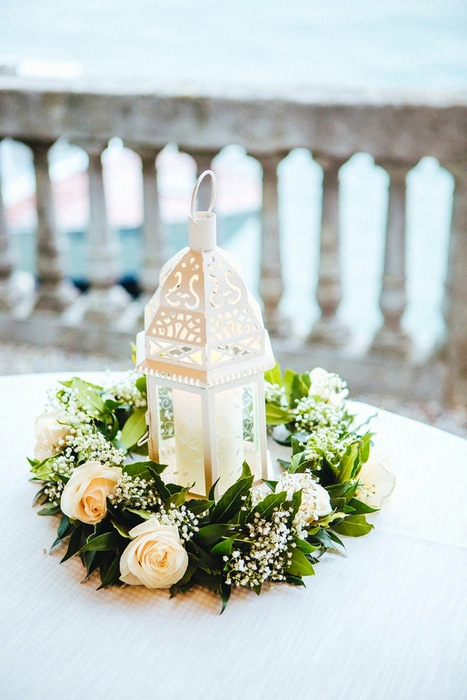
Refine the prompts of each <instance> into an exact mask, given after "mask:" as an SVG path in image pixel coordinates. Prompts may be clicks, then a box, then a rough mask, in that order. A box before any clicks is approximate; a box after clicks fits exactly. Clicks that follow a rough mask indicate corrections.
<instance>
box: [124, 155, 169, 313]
mask: <svg viewBox="0 0 467 700" xmlns="http://www.w3.org/2000/svg"><path fill="white" fill-rule="evenodd" d="M133 150H135V151H136V152H137V153H138V154H139V155H140V156H141V164H142V177H143V216H144V219H143V225H142V246H143V260H142V267H141V273H140V279H139V282H140V286H141V298H140V299H139V300H138V302H139V304H140V305H142V307H143V309H144V306H145V305H146V304H147V302H148V301H149V299H150V297H151V296H152V295H153V294H154V292H155V290H156V288H157V285H158V283H159V273H160V270H161V267H162V265H163V264H164V263H165V262H166V260H168V258H169V254H168V251H167V243H166V235H165V229H164V224H163V221H162V218H161V211H160V200H159V190H158V186H157V165H156V158H157V156H158V154H159V153H160V151H161V149H156V148H150V147H143V146H136V147H134V149H133Z"/></svg>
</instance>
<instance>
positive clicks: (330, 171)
mask: <svg viewBox="0 0 467 700" xmlns="http://www.w3.org/2000/svg"><path fill="white" fill-rule="evenodd" d="M315 160H316V161H317V162H318V163H319V165H320V166H321V167H322V169H323V203H322V213H321V241H320V259H319V276H318V287H317V292H316V297H317V301H318V306H319V308H320V311H321V315H320V317H319V319H318V320H317V322H316V323H315V324H314V326H313V329H312V331H311V333H310V335H309V340H310V341H311V342H313V343H323V344H325V345H334V346H337V345H344V344H345V343H346V342H347V341H348V338H349V330H348V328H347V327H346V326H345V325H344V324H343V323H342V321H340V319H339V318H338V309H339V305H340V302H341V297H342V284H341V280H342V271H341V261H340V235H339V232H340V226H339V169H340V168H341V166H342V165H343V164H344V162H345V161H344V160H343V159H336V158H330V157H327V156H315Z"/></svg>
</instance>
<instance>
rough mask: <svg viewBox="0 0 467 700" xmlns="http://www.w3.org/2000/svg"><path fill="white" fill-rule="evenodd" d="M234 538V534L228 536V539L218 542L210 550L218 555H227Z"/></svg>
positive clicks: (229, 552)
mask: <svg viewBox="0 0 467 700" xmlns="http://www.w3.org/2000/svg"><path fill="white" fill-rule="evenodd" d="M235 538H236V535H233V536H232V537H229V538H228V539H226V540H223V541H222V542H219V543H218V544H216V545H215V546H214V547H213V548H212V549H211V552H212V553H213V554H214V555H215V556H218V557H224V556H228V555H229V554H232V549H233V546H234V542H235Z"/></svg>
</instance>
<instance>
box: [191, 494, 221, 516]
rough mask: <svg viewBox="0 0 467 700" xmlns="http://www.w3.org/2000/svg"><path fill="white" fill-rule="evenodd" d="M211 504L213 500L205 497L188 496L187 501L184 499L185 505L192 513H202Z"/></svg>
mask: <svg viewBox="0 0 467 700" xmlns="http://www.w3.org/2000/svg"><path fill="white" fill-rule="evenodd" d="M213 504H214V501H210V500H209V499H207V498H190V499H189V500H188V501H185V507H186V508H187V509H188V510H190V511H191V512H192V513H193V515H202V514H203V513H205V512H206V511H207V510H208V509H209V508H210V507H211V506H212V505H213Z"/></svg>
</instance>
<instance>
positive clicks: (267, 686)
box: [0, 375, 467, 700]
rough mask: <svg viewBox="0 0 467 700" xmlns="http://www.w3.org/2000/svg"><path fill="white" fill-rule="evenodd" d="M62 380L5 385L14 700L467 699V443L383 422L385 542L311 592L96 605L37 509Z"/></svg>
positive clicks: (380, 538) (6, 651)
mask: <svg viewBox="0 0 467 700" xmlns="http://www.w3.org/2000/svg"><path fill="white" fill-rule="evenodd" d="M83 376H85V375H83ZM58 378H62V379H63V378H64V375H33V376H21V377H3V378H0V397H1V405H0V420H1V423H0V425H1V434H2V443H1V462H0V470H1V482H0V483H1V489H0V498H1V502H0V518H1V566H2V573H1V597H0V600H1V618H0V630H1V651H0V689H1V697H2V698H4V700H13V699H15V700H29V699H32V700H42V699H44V700H46V699H47V700H55V699H57V700H59V699H60V700H74V699H77V700H78V699H79V700H82V699H83V698H93V699H96V700H100V699H101V698H102V699H104V698H112V700H119V699H120V698H122V699H123V698H132V699H133V698H135V699H137V700H145V699H146V698H148V699H149V698H155V699H157V700H171V699H172V698H180V699H182V698H191V699H193V700H197V699H198V698H200V699H201V698H203V700H211V699H212V700H218V699H220V698H224V699H227V700H230V699H232V700H234V699H237V698H242V699H243V698H248V699H249V698H252V699H255V700H256V699H263V698H264V699H266V698H268V699H271V698H272V699H275V698H278V699H279V698H280V699H281V700H282V699H284V700H285V699H289V698H293V699H299V698H300V699H302V698H303V699H305V700H306V699H308V698H310V699H314V698H323V699H325V700H337V699H340V698H346V699H348V698H356V699H357V698H358V699H359V700H365V698H368V699H370V698H371V700H385V699H386V698H387V699H388V700H389V699H391V700H402V699H407V700H418V699H421V700H428V699H429V698H433V699H435V698H436V700H441V699H442V700H451V699H454V698H458V699H459V700H460V698H466V697H467V653H466V652H467V643H466V585H465V584H466V581H467V561H466V559H467V558H466V538H465V535H466V530H467V528H466V499H467V478H466V477H467V442H466V441H464V440H462V439H461V438H458V437H455V436H452V435H449V434H447V433H444V432H442V431H439V430H436V429H434V428H430V427H428V426H426V425H422V424H420V423H417V422H415V421H412V420H408V419H406V418H401V417H399V416H396V415H393V414H391V413H387V412H385V411H381V412H380V413H379V416H378V417H377V419H376V420H374V422H373V424H372V425H373V427H374V429H375V430H376V431H377V433H378V434H377V436H376V438H375V440H374V442H375V448H376V449H378V451H382V452H384V453H386V454H387V455H388V456H389V458H390V460H391V463H392V470H393V471H394V473H395V474H396V477H397V486H396V490H395V492H394V494H393V496H392V499H391V501H390V503H389V505H387V506H386V508H385V509H384V510H383V511H382V512H381V513H378V514H377V515H375V516H373V518H372V519H373V522H374V524H375V530H374V531H372V532H371V533H370V534H369V535H368V536H367V537H363V538H361V539H351V538H346V540H345V544H346V547H347V551H348V557H347V558H345V557H344V556H342V555H338V554H329V553H328V554H327V555H326V556H325V557H324V558H323V560H322V562H321V563H320V564H318V565H317V566H316V576H315V577H313V578H310V579H307V588H306V590H305V589H301V588H294V587H291V586H287V585H274V586H273V587H272V588H271V589H270V590H268V591H266V592H265V593H264V594H263V595H261V596H260V597H259V598H258V597H257V596H256V595H255V594H254V593H252V592H249V591H243V590H236V591H234V593H233V595H232V598H231V600H230V602H229V605H228V607H227V610H226V612H225V613H224V614H223V615H222V616H219V614H218V613H219V610H220V605H219V601H218V599H217V598H215V597H214V596H212V595H211V594H209V593H206V592H203V591H199V590H196V591H192V592H190V593H189V594H188V595H186V596H179V597H177V598H175V599H173V600H169V599H168V596H167V593H166V592H158V591H155V592H154V591H149V590H146V589H144V588H142V587H133V588H126V589H125V590H119V589H108V590H104V591H99V592H96V587H97V585H98V583H97V581H96V580H94V579H92V580H91V581H88V582H86V583H84V584H81V583H80V581H81V579H82V578H83V569H82V568H81V564H80V562H79V561H75V560H72V561H70V562H67V563H65V564H62V565H59V563H58V562H59V559H60V558H61V557H60V553H58V552H55V553H53V554H52V555H49V554H48V548H49V546H50V545H51V543H52V541H53V540H54V536H55V529H54V526H55V524H56V523H55V522H54V519H51V518H42V517H39V516H38V515H37V513H36V512H35V510H34V509H32V508H31V501H32V498H33V495H34V493H35V491H36V486H35V485H33V484H31V483H29V482H28V465H27V462H26V459H25V457H26V455H32V452H33V442H34V440H33V422H34V418H35V416H36V415H37V414H39V413H40V412H41V411H42V408H43V404H44V400H45V394H46V389H47V387H49V386H51V385H53V384H54V382H55V381H56V380H57V379H58ZM92 378H94V379H96V376H95V375H93V376H92ZM355 406H357V407H358V411H359V413H361V414H362V415H363V416H366V415H368V414H369V413H371V412H373V411H374V409H373V408H372V407H369V406H366V405H363V404H356V405H355Z"/></svg>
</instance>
